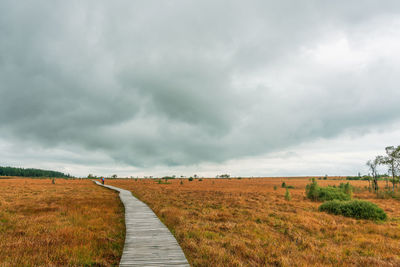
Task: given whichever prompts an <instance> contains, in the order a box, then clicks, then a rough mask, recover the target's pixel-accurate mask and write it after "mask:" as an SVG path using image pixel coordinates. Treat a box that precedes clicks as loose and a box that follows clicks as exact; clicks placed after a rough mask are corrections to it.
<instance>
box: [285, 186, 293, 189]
mask: <svg viewBox="0 0 400 267" xmlns="http://www.w3.org/2000/svg"><path fill="white" fill-rule="evenodd" d="M286 188H289V189H294V186H293V185H287V186H286Z"/></svg>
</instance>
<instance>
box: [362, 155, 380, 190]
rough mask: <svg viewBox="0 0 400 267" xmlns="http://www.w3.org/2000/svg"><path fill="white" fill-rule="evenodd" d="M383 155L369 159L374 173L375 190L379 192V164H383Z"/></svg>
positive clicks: (368, 164)
mask: <svg viewBox="0 0 400 267" xmlns="http://www.w3.org/2000/svg"><path fill="white" fill-rule="evenodd" d="M382 158H383V157H382V156H376V157H375V159H373V160H368V161H367V163H366V164H367V166H368V167H369V169H370V170H371V173H372V179H373V184H372V187H373V189H374V190H375V192H378V189H379V187H378V170H377V168H378V165H379V164H381V162H382Z"/></svg>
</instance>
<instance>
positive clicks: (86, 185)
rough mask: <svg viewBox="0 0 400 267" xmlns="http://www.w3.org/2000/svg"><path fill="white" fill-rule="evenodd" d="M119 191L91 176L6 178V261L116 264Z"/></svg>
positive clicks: (1, 260) (1, 217) (2, 183)
mask: <svg viewBox="0 0 400 267" xmlns="http://www.w3.org/2000/svg"><path fill="white" fill-rule="evenodd" d="M124 237H125V224H124V209H123V206H122V204H121V202H120V201H119V197H118V194H117V193H116V192H114V191H112V190H108V189H104V188H100V187H99V186H96V185H94V184H93V182H91V181H89V180H72V179H56V181H55V184H52V182H51V180H50V179H22V178H18V179H0V266H2V267H3V266H12V267H15V266H115V265H118V263H119V260H120V257H121V254H122V249H123V244H124Z"/></svg>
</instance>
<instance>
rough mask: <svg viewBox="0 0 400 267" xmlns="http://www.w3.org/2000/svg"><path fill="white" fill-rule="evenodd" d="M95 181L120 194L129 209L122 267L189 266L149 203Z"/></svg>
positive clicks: (176, 243)
mask: <svg viewBox="0 0 400 267" xmlns="http://www.w3.org/2000/svg"><path fill="white" fill-rule="evenodd" d="M93 182H95V183H96V184H98V185H100V186H104V187H107V188H109V189H112V190H115V191H118V192H119V197H120V198H121V201H122V203H123V204H124V206H125V225H126V236H125V245H124V251H123V252H122V257H121V261H120V263H119V266H189V263H188V261H187V259H186V257H185V254H183V251H182V249H181V247H180V246H179V244H178V242H177V241H176V239H175V237H174V236H173V235H172V234H171V232H170V231H169V230H168V228H167V227H166V226H165V225H164V224H163V223H162V222H161V221H160V220H159V219H158V217H157V216H156V215H155V214H154V212H153V211H152V210H151V209H150V208H149V207H148V206H147V205H146V204H144V203H143V202H142V201H140V200H138V199H137V198H135V197H134V196H133V195H132V193H131V192H130V191H128V190H125V189H121V188H118V187H115V186H111V185H102V184H101V183H99V182H97V181H93Z"/></svg>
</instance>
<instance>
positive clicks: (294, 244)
mask: <svg viewBox="0 0 400 267" xmlns="http://www.w3.org/2000/svg"><path fill="white" fill-rule="evenodd" d="M282 181H285V182H286V184H287V185H292V186H295V187H296V188H295V189H291V190H290V193H291V195H292V200H291V201H286V200H285V199H284V194H285V189H284V188H281V183H282ZM170 182H171V184H158V183H157V182H156V181H155V180H149V179H146V180H138V181H135V180H131V179H129V180H123V179H121V180H107V181H106V183H109V184H111V185H115V186H119V187H122V188H125V189H129V190H131V191H132V192H133V193H134V195H136V196H137V197H138V198H140V199H141V200H143V201H144V202H146V203H147V204H148V205H149V206H150V207H151V208H152V209H153V210H154V211H155V213H156V214H157V215H158V216H159V217H160V218H161V220H162V221H163V222H164V223H165V224H166V225H167V226H168V228H169V229H170V230H171V231H172V232H173V233H174V235H175V237H176V238H177V240H178V242H179V244H180V245H181V247H182V249H183V250H184V252H185V254H186V256H187V258H188V260H189V262H190V263H191V265H192V266H265V265H267V266H271V265H272V266H326V265H328V266H329V265H335V266H400V258H399V255H400V201H397V200H393V199H376V197H375V196H374V195H373V194H371V193H369V192H368V191H363V192H361V193H356V194H354V197H357V198H362V199H367V200H370V201H372V202H374V203H377V204H378V205H379V206H380V207H382V208H383V209H384V210H385V211H386V213H387V214H388V216H389V219H388V221H387V222H384V223H376V222H372V221H367V220H355V219H352V218H346V217H343V216H335V215H330V214H327V213H323V212H319V211H318V206H319V205H320V204H321V203H315V202H311V201H309V200H308V199H305V193H304V191H305V186H306V184H307V183H309V182H310V181H309V180H308V179H307V178H302V179H301V178H297V179H288V178H285V179H282V178H265V179H240V180H239V179H230V180H228V179H203V181H198V180H194V181H193V182H189V181H188V180H187V179H185V180H183V183H184V184H183V185H181V184H180V180H170ZM340 182H344V181H338V180H321V181H318V183H319V184H320V185H321V186H324V185H335V184H336V185H338V184H339V183H340ZM350 183H351V184H353V185H354V186H358V187H361V188H364V186H366V185H368V182H366V181H350ZM274 185H275V186H277V187H278V189H277V190H276V191H275V190H274V188H273V187H274ZM382 186H383V183H382Z"/></svg>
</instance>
